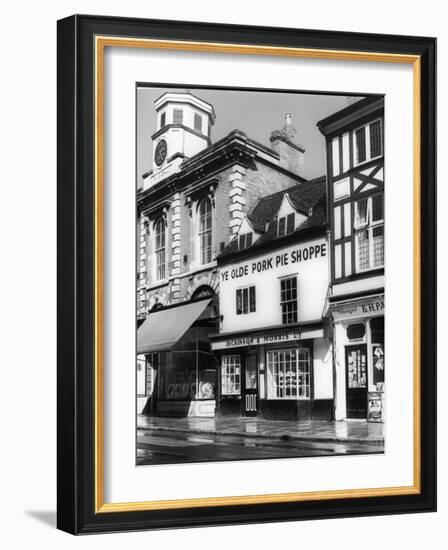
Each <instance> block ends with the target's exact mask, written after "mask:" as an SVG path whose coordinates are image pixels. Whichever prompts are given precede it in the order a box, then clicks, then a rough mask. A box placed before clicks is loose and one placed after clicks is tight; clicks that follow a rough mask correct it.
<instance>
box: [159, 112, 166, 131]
mask: <svg viewBox="0 0 448 550" xmlns="http://www.w3.org/2000/svg"><path fill="white" fill-rule="evenodd" d="M165 123H166V113H162V114H161V115H160V128H163V127H164V126H165Z"/></svg>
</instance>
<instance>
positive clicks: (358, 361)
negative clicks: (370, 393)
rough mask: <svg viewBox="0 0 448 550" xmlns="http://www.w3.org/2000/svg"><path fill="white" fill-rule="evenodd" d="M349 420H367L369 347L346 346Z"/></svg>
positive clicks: (362, 345) (361, 345)
mask: <svg viewBox="0 0 448 550" xmlns="http://www.w3.org/2000/svg"><path fill="white" fill-rule="evenodd" d="M345 365H346V379H347V418H367V346H366V345H365V344H360V345H357V346H346V348H345Z"/></svg>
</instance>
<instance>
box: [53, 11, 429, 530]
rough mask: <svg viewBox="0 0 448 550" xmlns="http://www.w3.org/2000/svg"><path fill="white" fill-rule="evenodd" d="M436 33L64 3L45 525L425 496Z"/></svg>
mask: <svg viewBox="0 0 448 550" xmlns="http://www.w3.org/2000/svg"><path fill="white" fill-rule="evenodd" d="M435 56H436V41H435V39H433V38H424V37H408V36H385V35H367V34H355V33H343V32H334V31H315V30H303V29H279V28H277V29H274V28H264V27H246V26H231V25H217V24H211V23H210V24H209V23H207V24H206V23H190V22H178V21H155V20H139V19H126V18H112V17H97V16H87V15H82V16H78V15H75V16H72V17H69V18H67V19H63V20H61V21H59V22H58V527H59V528H60V529H62V530H64V531H67V532H69V533H73V534H83V533H100V532H110V531H125V530H139V529H159V528H176V527H192V526H206V525H225V524H238V523H256V522H272V521H291V520H303V519H317V518H331V517H349V516H365V515H374V514H393V513H395V514H396V513H406V512H408V513H410V512H424V511H426V512H428V511H434V510H435V509H436V452H435V451H436V425H435V422H436V392H435V384H436V375H435V365H436V280H435V278H436V269H435V267H436V246H435V245H436V243H435V227H436V209H435V196H436V195H435V185H436V182H435V151H436V148H435V140H436V137H435V96H436V93H435V73H436V68H435Z"/></svg>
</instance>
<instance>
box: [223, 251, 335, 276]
mask: <svg viewBox="0 0 448 550" xmlns="http://www.w3.org/2000/svg"><path fill="white" fill-rule="evenodd" d="M326 255H327V243H326V242H325V241H322V242H319V243H316V244H312V245H308V246H302V247H298V248H295V249H292V250H289V251H286V252H282V253H281V254H273V255H272V256H267V257H266V258H264V259H262V260H254V261H252V262H247V263H244V264H242V265H239V266H238V267H232V268H229V269H223V270H221V282H226V281H230V280H232V279H241V278H243V277H249V276H252V275H255V274H257V273H263V272H265V271H271V270H273V269H279V268H281V267H285V266H289V265H295V264H300V263H304V262H310V261H313V260H316V259H318V258H325V257H326Z"/></svg>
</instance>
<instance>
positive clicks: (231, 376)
mask: <svg viewBox="0 0 448 550" xmlns="http://www.w3.org/2000/svg"><path fill="white" fill-rule="evenodd" d="M240 368H241V364H240V356H239V355H225V356H223V358H222V365H221V391H222V394H223V395H239V393H240V388H241V381H240Z"/></svg>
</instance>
